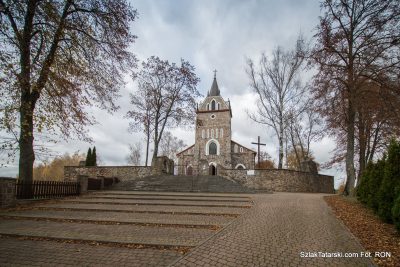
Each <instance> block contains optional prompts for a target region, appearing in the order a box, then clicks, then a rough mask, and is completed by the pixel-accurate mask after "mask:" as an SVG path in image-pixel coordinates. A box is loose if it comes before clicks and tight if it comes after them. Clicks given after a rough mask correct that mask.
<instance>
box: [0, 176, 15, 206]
mask: <svg viewBox="0 0 400 267" xmlns="http://www.w3.org/2000/svg"><path fill="white" fill-rule="evenodd" d="M16 181H17V180H16V179H14V178H8V177H0V208H11V207H14V206H15V204H16V196H15V194H16Z"/></svg>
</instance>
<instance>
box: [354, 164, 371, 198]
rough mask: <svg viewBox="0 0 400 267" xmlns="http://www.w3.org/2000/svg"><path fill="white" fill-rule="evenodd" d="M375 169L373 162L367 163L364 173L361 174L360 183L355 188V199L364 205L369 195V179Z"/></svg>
mask: <svg viewBox="0 0 400 267" xmlns="http://www.w3.org/2000/svg"><path fill="white" fill-rule="evenodd" d="M374 168H375V164H374V163H373V162H369V163H368V165H367V168H365V170H364V173H363V174H362V177H361V178H360V179H361V182H360V184H359V186H358V187H357V199H358V200H359V201H361V202H362V203H364V204H367V203H368V198H369V195H370V187H369V184H370V179H371V174H372V171H373V169H374Z"/></svg>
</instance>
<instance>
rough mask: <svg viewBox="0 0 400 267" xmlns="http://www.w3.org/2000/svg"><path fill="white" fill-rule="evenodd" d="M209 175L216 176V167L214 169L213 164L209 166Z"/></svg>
mask: <svg viewBox="0 0 400 267" xmlns="http://www.w3.org/2000/svg"><path fill="white" fill-rule="evenodd" d="M209 174H210V175H217V167H215V166H214V165H213V164H211V165H210V168H209Z"/></svg>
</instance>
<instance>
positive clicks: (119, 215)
mask: <svg viewBox="0 0 400 267" xmlns="http://www.w3.org/2000/svg"><path fill="white" fill-rule="evenodd" d="M1 217H6V218H8V217H18V218H33V219H35V218H40V219H59V220H78V221H87V222H93V223H96V222H110V223H111V222H113V223H118V224H119V223H125V224H128V223H131V224H145V225H148V224H162V225H181V226H188V227H192V226H222V225H226V224H228V223H229V222H230V221H231V220H232V217H224V216H217V215H198V214H197V215H196V214H157V213H151V214H150V213H128V212H113V211H108V212H96V211H95V210H92V211H74V210H63V211H61V210H23V211H11V212H1V213H0V218H1Z"/></svg>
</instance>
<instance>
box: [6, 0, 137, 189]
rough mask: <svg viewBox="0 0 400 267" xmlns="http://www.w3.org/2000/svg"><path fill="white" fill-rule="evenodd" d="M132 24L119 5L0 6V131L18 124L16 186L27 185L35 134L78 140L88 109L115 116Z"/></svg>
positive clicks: (120, 0) (59, 0)
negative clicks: (75, 136) (14, 122)
mask: <svg viewBox="0 0 400 267" xmlns="http://www.w3.org/2000/svg"><path fill="white" fill-rule="evenodd" d="M135 17H136V11H135V10H133V9H132V8H131V6H130V5H129V4H128V3H127V2H126V1H125V0H116V1H99V0H93V1H76V0H54V1H35V0H27V1H11V0H0V88H1V92H2V95H6V96H7V97H6V98H2V102H3V100H4V101H7V103H2V106H5V108H2V110H1V116H2V119H5V120H6V121H2V123H3V124H4V123H5V124H6V126H5V127H4V125H3V127H4V128H7V127H8V125H10V124H9V121H8V120H7V118H18V119H19V124H18V126H19V129H18V130H19V136H18V145H19V155H20V156H19V177H20V178H21V179H24V180H25V181H31V180H32V174H33V163H34V160H35V152H34V147H33V141H34V129H36V130H38V131H44V130H47V131H52V132H54V133H57V132H60V133H61V136H63V137H64V138H68V137H69V136H70V134H71V133H75V134H78V135H80V137H82V138H84V137H87V136H86V135H85V130H84V126H85V125H89V124H92V123H93V119H92V118H91V117H89V116H88V114H87V112H86V110H87V109H86V108H87V107H88V106H92V105H94V104H95V103H96V104H97V105H98V106H99V107H100V108H104V109H106V110H108V111H115V110H116V109H117V106H116V105H115V103H114V99H115V98H116V97H117V96H118V90H119V88H120V87H121V86H122V85H123V77H122V73H124V72H125V70H128V69H130V68H131V67H132V66H133V65H134V63H135V61H134V57H133V55H132V54H131V53H130V52H128V50H127V48H128V46H129V45H130V44H131V43H132V42H133V41H134V39H135V36H133V35H132V34H130V32H129V25H130V23H131V22H132V21H133V20H134V19H135ZM10 112H11V113H13V114H14V115H13V116H10ZM7 113H8V114H7ZM16 114H18V115H16Z"/></svg>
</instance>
